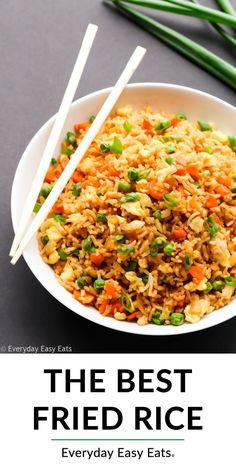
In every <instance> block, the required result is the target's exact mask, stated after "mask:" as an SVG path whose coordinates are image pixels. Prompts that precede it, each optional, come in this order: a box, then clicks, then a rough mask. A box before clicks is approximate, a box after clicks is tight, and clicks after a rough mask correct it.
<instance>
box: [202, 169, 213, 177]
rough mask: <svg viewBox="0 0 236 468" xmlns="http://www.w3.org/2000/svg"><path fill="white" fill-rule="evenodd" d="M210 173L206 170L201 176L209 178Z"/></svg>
mask: <svg viewBox="0 0 236 468" xmlns="http://www.w3.org/2000/svg"><path fill="white" fill-rule="evenodd" d="M210 175H211V172H210V171H209V170H208V169H207V170H206V171H203V173H202V176H203V177H210Z"/></svg>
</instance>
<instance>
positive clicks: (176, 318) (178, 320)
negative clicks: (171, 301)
mask: <svg viewBox="0 0 236 468" xmlns="http://www.w3.org/2000/svg"><path fill="white" fill-rule="evenodd" d="M170 322H171V324H172V325H175V326H179V325H183V323H184V314H180V313H178V312H173V313H172V314H171V316H170Z"/></svg>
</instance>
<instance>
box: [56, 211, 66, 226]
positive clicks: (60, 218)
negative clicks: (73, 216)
mask: <svg viewBox="0 0 236 468" xmlns="http://www.w3.org/2000/svg"><path fill="white" fill-rule="evenodd" d="M53 218H54V219H55V221H56V222H57V223H60V224H66V218H65V217H64V216H62V215H60V213H57V211H55V212H54V213H53Z"/></svg>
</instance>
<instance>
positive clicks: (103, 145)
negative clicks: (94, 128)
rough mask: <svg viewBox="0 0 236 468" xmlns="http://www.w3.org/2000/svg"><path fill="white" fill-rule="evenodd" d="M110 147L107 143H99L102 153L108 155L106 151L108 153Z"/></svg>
mask: <svg viewBox="0 0 236 468" xmlns="http://www.w3.org/2000/svg"><path fill="white" fill-rule="evenodd" d="M110 149H111V147H110V145H109V144H108V143H101V144H100V150H101V151H102V152H103V153H108V151H110Z"/></svg>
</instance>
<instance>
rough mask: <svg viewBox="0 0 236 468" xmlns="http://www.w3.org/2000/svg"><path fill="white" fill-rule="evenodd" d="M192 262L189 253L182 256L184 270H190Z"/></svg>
mask: <svg viewBox="0 0 236 468" xmlns="http://www.w3.org/2000/svg"><path fill="white" fill-rule="evenodd" d="M192 263H193V262H192V259H191V257H190V255H189V254H185V256H184V269H185V270H186V271H188V270H190V268H191V266H192Z"/></svg>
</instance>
